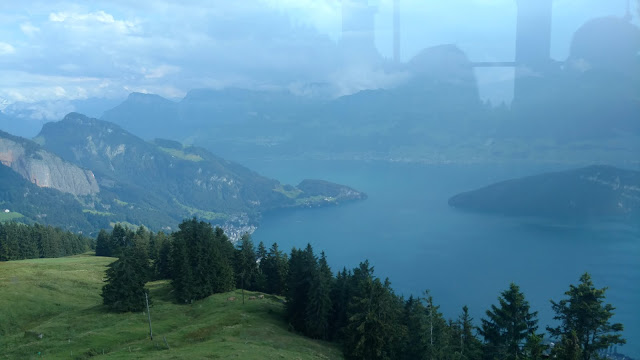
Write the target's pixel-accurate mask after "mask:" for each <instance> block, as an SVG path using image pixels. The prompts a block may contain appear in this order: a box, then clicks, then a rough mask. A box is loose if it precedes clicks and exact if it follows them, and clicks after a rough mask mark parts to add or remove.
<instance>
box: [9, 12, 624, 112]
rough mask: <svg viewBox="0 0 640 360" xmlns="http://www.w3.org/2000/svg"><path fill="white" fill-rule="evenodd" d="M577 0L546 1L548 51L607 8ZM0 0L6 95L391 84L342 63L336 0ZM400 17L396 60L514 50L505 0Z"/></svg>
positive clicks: (380, 30)
mask: <svg viewBox="0 0 640 360" xmlns="http://www.w3.org/2000/svg"><path fill="white" fill-rule="evenodd" d="M359 1H366V0H359ZM576 1H577V0H562V1H561V0H556V2H555V3H554V4H556V5H555V6H554V12H556V13H557V20H555V22H554V32H556V34H555V35H554V38H556V37H557V38H558V39H562V41H560V43H561V44H560V45H554V46H555V47H554V54H560V55H555V57H556V58H559V59H561V58H562V53H563V51H564V52H566V48H567V45H566V43H568V42H567V41H566V40H565V39H570V36H571V34H572V31H573V30H575V28H577V26H579V25H580V24H581V23H582V22H583V21H584V19H585V18H588V17H591V16H593V14H597V13H598V12H601V11H603V10H602V9H603V8H606V7H608V8H615V6H613V5H611V3H612V2H606V1H605V2H603V1H601V0H580V1H581V3H580V4H584V5H578V3H577V2H576ZM0 2H1V1H0ZM1 3H2V5H0V39H3V40H4V41H9V40H6V39H11V40H10V42H11V44H9V43H7V42H0V79H2V82H1V84H0V98H2V99H6V101H11V102H14V101H25V102H34V101H42V100H56V99H61V98H64V99H81V98H85V97H92V96H100V97H116V98H120V97H122V96H123V94H124V95H125V96H126V94H127V92H128V91H133V90H135V91H147V92H155V93H159V94H160V95H164V96H170V97H176V96H180V94H184V93H185V92H186V91H188V90H190V89H192V88H197V87H216V88H223V87H228V86H239V87H248V88H273V87H277V88H287V87H288V86H290V85H291V84H304V83H331V84H332V85H333V86H334V87H337V88H339V89H341V91H345V92H349V91H351V90H352V89H360V88H362V87H365V88H366V87H378V86H384V85H385V84H393V83H394V82H395V81H397V79H395V77H394V76H390V75H389V74H385V73H384V72H376V71H369V70H366V69H360V70H358V69H341V60H340V53H339V51H340V47H339V40H340V36H341V33H340V32H341V20H342V14H341V10H342V9H341V2H340V1H338V0H241V1H229V0H185V1H183V2H180V3H178V2H176V1H173V0H136V1H131V0H92V1H80V0H48V1H38V0H23V1H5V2H1ZM368 3H369V4H372V5H376V6H377V7H378V14H377V16H376V25H375V26H376V37H377V42H376V44H377V46H378V49H379V50H380V52H381V53H382V55H383V56H386V57H390V56H391V54H392V38H393V36H392V29H393V26H392V9H393V0H368ZM578 8H579V9H578ZM593 9H598V10H597V11H596V10H593ZM576 13H579V14H580V16H575V15H573V14H576ZM401 19H402V29H401V31H402V55H403V59H404V60H409V59H410V58H411V57H412V56H413V55H415V54H417V53H418V52H419V51H420V50H422V49H423V48H426V47H430V46H434V45H438V44H443V43H453V44H457V45H458V46H459V47H460V48H462V49H463V50H464V51H466V52H467V53H468V55H469V58H471V59H472V60H477V61H482V60H499V61H505V60H509V59H512V58H513V43H514V36H513V33H514V29H515V2H514V1H513V0H450V1H447V2H444V1H424V0H401ZM556 29H559V30H557V31H556ZM491 76H494V75H491ZM488 80H490V79H488ZM60 89H62V90H64V91H60Z"/></svg>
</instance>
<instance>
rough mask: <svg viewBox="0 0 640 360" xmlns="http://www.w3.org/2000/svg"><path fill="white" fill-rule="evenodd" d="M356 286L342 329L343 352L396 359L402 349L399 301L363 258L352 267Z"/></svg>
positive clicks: (358, 356) (352, 355)
mask: <svg viewBox="0 0 640 360" xmlns="http://www.w3.org/2000/svg"><path fill="white" fill-rule="evenodd" d="M353 274H354V275H353V278H352V279H353V284H354V286H356V288H355V289H354V292H353V296H352V297H351V298H350V301H349V311H348V323H347V326H346V328H345V329H344V337H345V339H344V353H345V355H346V357H347V358H350V359H372V360H375V359H396V358H398V356H399V351H400V349H401V344H400V336H399V335H401V334H404V333H405V331H404V330H403V329H402V326H401V322H400V318H401V311H402V307H401V304H402V302H401V301H400V300H399V299H398V298H397V297H396V296H395V294H394V293H393V291H392V290H391V284H390V283H389V281H388V280H387V281H385V282H384V283H383V282H381V281H380V279H378V278H375V277H374V276H373V268H370V267H369V263H368V262H367V261H365V262H364V263H361V264H360V266H359V267H358V268H356V269H354V271H353Z"/></svg>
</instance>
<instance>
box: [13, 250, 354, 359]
mask: <svg viewBox="0 0 640 360" xmlns="http://www.w3.org/2000/svg"><path fill="white" fill-rule="evenodd" d="M114 260H115V259H114V258H104V257H96V256H93V255H91V254H86V255H78V256H72V257H66V258H57V259H34V260H21V261H9V262H0V349H2V350H3V351H1V352H0V358H6V359H38V358H43V359H59V358H63V359H87V358H93V357H108V358H113V359H120V358H122V359H131V358H136V359H147V358H148V359H227V358H238V359H340V358H342V352H341V351H340V349H339V348H338V347H336V346H335V345H333V344H329V343H326V342H321V341H315V340H311V339H309V338H306V337H303V336H301V335H298V334H296V333H294V332H291V331H289V329H288V325H287V323H286V322H285V321H284V316H283V311H284V306H283V305H282V303H281V299H280V298H279V297H275V296H271V295H265V298H264V299H257V300H251V301H250V300H248V299H247V300H246V301H245V304H242V295H241V291H240V290H236V291H233V292H229V293H225V294H216V295H213V296H210V297H208V298H206V299H203V300H200V301H196V302H194V303H192V304H188V305H177V304H175V303H174V302H173V296H172V294H171V286H170V284H169V282H168V281H156V282H152V283H149V284H147V286H148V287H149V289H150V293H151V298H152V304H151V320H152V327H153V340H151V339H150V337H149V324H148V320H147V314H146V313H142V312H141V313H125V314H113V313H109V312H107V311H106V310H105V309H104V307H103V306H102V298H101V297H100V290H101V288H102V285H103V277H104V271H105V269H106V266H107V265H108V264H109V263H110V262H112V261H114ZM257 295H259V294H257V293H251V292H245V297H246V298H248V297H249V296H257ZM232 296H235V297H236V300H235V301H228V298H229V297H232ZM165 339H166V342H165Z"/></svg>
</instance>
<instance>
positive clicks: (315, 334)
mask: <svg viewBox="0 0 640 360" xmlns="http://www.w3.org/2000/svg"><path fill="white" fill-rule="evenodd" d="M314 261H315V259H314ZM311 276H312V277H311V284H310V286H309V295H308V302H307V306H306V309H305V334H306V335H307V336H310V337H312V338H315V339H323V340H327V339H329V331H330V328H329V320H330V315H331V308H332V303H331V287H332V282H333V275H332V273H331V269H330V268H329V265H328V264H327V259H326V257H325V254H324V252H322V253H321V256H320V260H318V264H317V266H314V269H313V270H312V275H311Z"/></svg>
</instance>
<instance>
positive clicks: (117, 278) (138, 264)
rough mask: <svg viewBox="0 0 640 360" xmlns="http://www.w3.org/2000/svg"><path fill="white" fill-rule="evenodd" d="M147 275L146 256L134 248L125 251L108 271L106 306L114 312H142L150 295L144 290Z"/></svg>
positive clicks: (104, 288)
mask: <svg viewBox="0 0 640 360" xmlns="http://www.w3.org/2000/svg"><path fill="white" fill-rule="evenodd" d="M147 273H148V268H147V260H146V254H143V253H141V252H140V251H139V250H137V249H134V248H127V249H124V250H123V251H122V254H121V256H120V258H119V259H118V260H116V261H115V262H113V263H111V264H110V265H109V267H108V269H107V273H106V275H107V283H106V284H105V285H104V286H103V288H102V299H103V303H104V305H105V306H107V308H109V310H111V311H114V312H134V311H141V310H142V309H143V308H144V307H145V293H148V291H147V290H145V288H144V285H145V283H146V282H147V280H148V279H147V277H146V274H147Z"/></svg>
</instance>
